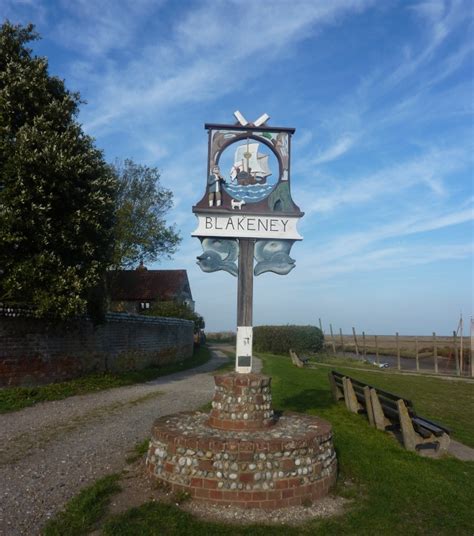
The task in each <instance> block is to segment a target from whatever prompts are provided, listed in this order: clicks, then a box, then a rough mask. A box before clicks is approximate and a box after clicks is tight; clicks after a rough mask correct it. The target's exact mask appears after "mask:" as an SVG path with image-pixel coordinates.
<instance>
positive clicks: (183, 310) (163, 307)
mask: <svg viewBox="0 0 474 536" xmlns="http://www.w3.org/2000/svg"><path fill="white" fill-rule="evenodd" d="M142 314H143V315H146V316H164V317H167V318H183V319H184V320H192V321H193V322H194V331H195V332H199V331H200V330H202V329H204V328H205V327H206V323H205V321H204V318H203V317H202V316H201V315H200V314H198V313H195V312H194V311H192V310H191V309H190V308H189V307H188V306H187V305H185V304H184V303H177V302H174V301H164V302H156V303H154V304H153V305H152V306H151V309H148V310H147V311H142Z"/></svg>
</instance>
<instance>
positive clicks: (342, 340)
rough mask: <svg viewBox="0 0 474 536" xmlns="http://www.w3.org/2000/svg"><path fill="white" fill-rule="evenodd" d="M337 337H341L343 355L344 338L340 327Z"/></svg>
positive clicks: (343, 353)
mask: <svg viewBox="0 0 474 536" xmlns="http://www.w3.org/2000/svg"><path fill="white" fill-rule="evenodd" d="M339 337H340V338H341V347H342V355H343V356H344V357H345V355H346V353H345V351H344V338H343V336H342V328H339Z"/></svg>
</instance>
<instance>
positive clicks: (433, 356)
mask: <svg viewBox="0 0 474 536" xmlns="http://www.w3.org/2000/svg"><path fill="white" fill-rule="evenodd" d="M319 327H320V328H321V331H323V333H324V334H325V348H326V350H327V351H328V352H329V353H333V354H334V355H342V356H345V357H346V356H347V357H352V358H356V359H361V360H364V361H367V362H369V363H372V364H373V365H375V366H377V367H380V368H385V367H396V368H397V369H398V370H410V371H414V372H420V373H431V374H433V373H434V374H449V375H456V376H465V377H466V376H467V377H474V363H473V359H472V355H473V341H474V337H473V336H472V335H471V336H470V337H464V336H462V322H461V329H460V330H459V327H458V330H457V331H453V334H452V336H440V335H437V334H436V333H435V332H433V333H432V334H431V335H429V336H407V335H400V334H399V333H398V332H397V333H395V334H394V335H374V334H369V333H366V332H365V331H362V332H357V331H356V329H355V328H354V327H353V328H352V333H351V334H343V333H342V329H339V330H337V331H336V330H333V326H332V324H329V331H326V332H325V331H324V329H323V326H322V323H321V319H319ZM472 333H474V330H473V322H472V320H471V334H472Z"/></svg>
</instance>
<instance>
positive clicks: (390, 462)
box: [58, 355, 474, 536]
mask: <svg viewBox="0 0 474 536" xmlns="http://www.w3.org/2000/svg"><path fill="white" fill-rule="evenodd" d="M263 358H264V372H265V373H267V374H269V375H271V376H272V378H273V380H272V386H273V400H274V407H275V409H277V410H278V409H280V410H292V411H299V412H307V413H310V414H314V415H320V416H321V417H323V418H325V419H327V420H329V421H330V422H331V423H332V425H333V429H334V441H335V446H336V450H337V455H338V462H339V476H338V483H337V487H336V489H335V490H334V493H336V494H339V495H342V496H345V497H347V498H350V499H352V502H351V504H350V505H349V506H348V507H347V511H346V513H345V514H343V515H341V516H339V517H335V518H333V519H329V520H321V521H318V520H315V521H312V522H309V523H307V524H305V525H302V526H300V527H296V528H295V527H288V526H278V527H275V526H265V525H259V526H242V527H238V526H230V525H226V524H221V523H211V522H204V521H200V520H197V519H196V518H194V517H192V516H190V515H189V514H187V513H184V512H182V511H181V510H180V509H179V508H178V507H176V506H174V505H170V504H162V503H157V502H150V503H146V504H144V505H143V506H141V507H139V508H134V509H131V510H129V511H128V512H125V513H124V514H122V515H119V516H116V517H113V518H107V517H106V518H105V519H103V520H102V521H101V529H102V533H103V534H105V535H114V536H119V535H140V536H147V535H160V536H161V535H188V534H192V535H193V536H194V535H205V536H211V535H216V536H217V535H219V536H223V535H237V536H240V535H242V536H244V535H248V534H252V535H256V536H258V535H268V536H270V535H272V536H273V535H282V536H283V535H284V536H297V535H308V536H309V535H314V534H321V535H338V536H339V535H343V534H354V535H389V536H391V535H393V536H398V535H430V536H431V535H446V536H448V535H453V534H455V535H456V536H462V535H466V536H468V535H469V536H472V534H473V527H474V508H473V505H474V487H473V485H472V482H473V481H474V463H470V462H461V461H459V460H456V459H453V458H449V457H446V458H444V459H440V460H433V459H427V458H422V457H420V456H418V455H417V454H415V453H411V452H407V451H405V450H404V449H403V448H402V447H401V446H400V445H399V444H398V443H397V442H396V441H395V440H394V439H393V438H392V437H391V436H390V435H389V434H386V433H383V432H380V431H378V430H375V429H374V428H371V427H370V426H369V425H368V422H367V419H366V418H365V417H363V416H361V415H354V414H352V413H349V412H348V411H347V410H346V408H345V406H344V404H343V403H335V402H334V401H333V400H332V397H331V394H330V390H329V384H328V380H327V373H328V368H327V367H317V368H315V369H298V368H296V367H293V366H292V365H291V363H290V360H289V359H288V358H287V357H279V356H269V355H265V356H263ZM350 372H351V374H352V375H353V376H356V377H358V378H360V379H367V380H368V381H370V382H371V383H373V384H375V385H380V386H381V387H385V388H386V389H389V390H392V391H395V392H399V393H400V394H403V395H408V396H410V397H411V398H412V400H413V402H414V403H415V407H416V408H417V409H418V411H419V412H420V413H421V414H422V415H424V416H433V417H437V418H438V420H439V421H441V422H444V423H446V424H448V425H451V426H453V424H456V415H455V414H456V410H455V409H453V408H457V409H458V411H457V412H458V414H462V415H464V414H465V412H466V413H467V412H468V411H469V408H468V407H466V400H467V398H466V397H467V396H468V394H467V392H465V391H464V388H462V387H461V388H460V384H459V383H458V382H448V381H446V382H445V381H444V380H435V381H434V382H431V381H430V383H428V384H424V385H423V386H421V387H420V386H419V385H418V384H419V383H420V382H424V381H426V380H427V378H419V377H399V376H398V375H386V374H383V375H382V374H378V375H377V374H374V373H373V372H372V373H371V372H367V371H361V372H360V373H359V372H358V371H350ZM391 382H392V383H391ZM471 388H472V385H471ZM405 389H406V390H405ZM440 389H446V391H443V395H444V398H443V399H444V402H443V403H436V398H437V393H438V392H440V391H439V390H440ZM470 403H471V404H472V402H470ZM436 412H439V413H442V415H438V413H436ZM434 413H436V414H434ZM450 415H452V420H453V422H448V420H447V417H449V416H450ZM471 415H472V413H471ZM453 428H454V426H453ZM456 433H457V434H461V435H463V434H464V436H465V437H472V424H471V423H469V422H468V419H465V420H462V424H460V425H457V426H456ZM458 437H461V436H458ZM66 533H67V531H66V532H64V534H66ZM58 534H59V533H58Z"/></svg>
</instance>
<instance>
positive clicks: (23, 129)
mask: <svg viewBox="0 0 474 536" xmlns="http://www.w3.org/2000/svg"><path fill="white" fill-rule="evenodd" d="M36 39H38V34H37V33H36V32H35V31H34V26H33V25H31V24H30V25H28V26H20V25H18V26H15V25H12V24H11V23H9V22H8V21H7V22H5V23H4V24H3V25H2V26H1V27H0V270H1V273H0V301H5V302H17V303H18V302H21V303H28V304H31V305H33V306H34V308H35V311H36V314H37V315H38V316H42V315H45V314H53V315H54V316H59V317H67V316H71V315H74V314H78V313H83V312H85V311H86V310H87V306H88V305H89V306H90V305H91V304H92V301H93V300H92V297H93V296H94V295H97V291H96V290H97V288H98V286H100V284H101V281H102V280H103V275H104V273H105V270H106V267H107V266H109V265H110V262H111V254H112V244H113V228H114V211H115V205H114V195H115V193H114V192H115V177H114V175H113V173H112V171H111V169H110V167H109V166H108V165H107V164H106V163H105V161H104V159H103V156H102V153H101V152H100V151H99V150H98V149H96V148H95V147H94V144H93V140H92V138H90V137H89V136H87V135H85V134H84V132H83V131H82V129H81V127H80V125H79V124H78V122H77V121H76V115H77V113H78V110H79V104H80V102H81V101H80V97H79V94H78V93H72V92H70V91H69V90H67V89H66V87H65V85H64V82H63V81H62V80H60V79H59V78H57V77H55V76H51V75H50V74H49V73H48V62H47V59H46V58H42V57H36V56H33V55H32V50H31V49H30V48H28V47H27V44H28V43H29V42H30V41H34V40H36Z"/></svg>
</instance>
